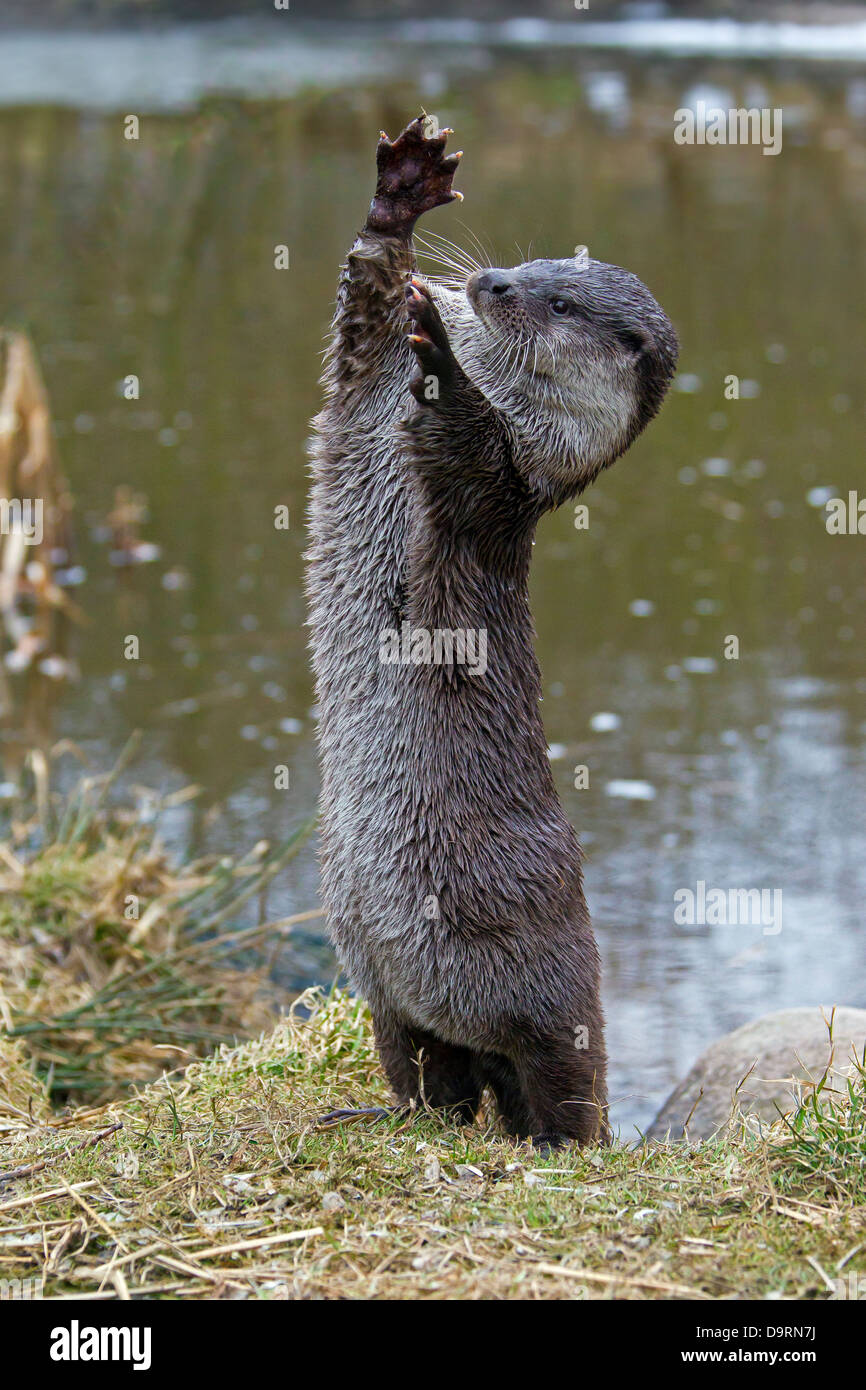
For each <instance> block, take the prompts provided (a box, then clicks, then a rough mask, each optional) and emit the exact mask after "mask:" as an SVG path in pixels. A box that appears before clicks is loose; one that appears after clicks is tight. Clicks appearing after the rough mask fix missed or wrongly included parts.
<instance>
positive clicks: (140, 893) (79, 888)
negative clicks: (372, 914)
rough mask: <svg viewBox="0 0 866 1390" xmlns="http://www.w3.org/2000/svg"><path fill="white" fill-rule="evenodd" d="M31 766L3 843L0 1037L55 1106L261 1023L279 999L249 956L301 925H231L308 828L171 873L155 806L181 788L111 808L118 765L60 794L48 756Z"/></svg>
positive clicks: (117, 1086)
mask: <svg viewBox="0 0 866 1390" xmlns="http://www.w3.org/2000/svg"><path fill="white" fill-rule="evenodd" d="M33 770H34V778H33V787H32V795H31V796H25V798H24V799H23V801H22V802H21V803H20V804H19V805H18V806H16V807H15V808H14V810H13V816H12V820H11V825H10V829H9V834H8V836H7V838H6V839H5V840H4V841H3V842H2V843H0V982H2V983H0V1028H3V1029H5V1033H6V1038H5V1042H4V1041H3V1038H2V1035H0V1044H2V1045H3V1046H8V1044H9V1040H10V1039H12V1040H15V1042H16V1043H17V1044H18V1046H19V1048H20V1049H23V1052H24V1053H26V1056H27V1057H28V1058H29V1059H30V1061H31V1063H32V1065H33V1067H34V1069H35V1070H36V1072H37V1073H38V1074H39V1075H40V1076H41V1077H43V1078H45V1080H46V1082H47V1085H48V1089H49V1091H50V1093H51V1096H52V1099H53V1100H55V1101H62V1100H65V1099H70V1098H71V1099H73V1100H75V1101H77V1102H80V1101H90V1102H98V1101H101V1100H108V1099H113V1098H116V1097H117V1096H118V1095H119V1094H122V1093H123V1091H124V1089H125V1087H126V1085H127V1083H129V1082H131V1081H149V1080H152V1079H153V1078H155V1077H158V1076H159V1075H160V1073H161V1072H162V1071H163V1070H165V1069H166V1067H168V1068H172V1067H176V1066H178V1065H180V1064H185V1063H187V1062H188V1061H190V1060H191V1059H192V1058H194V1057H197V1056H198V1057H200V1056H205V1055H207V1054H208V1053H210V1052H211V1051H212V1050H213V1048H214V1047H216V1046H217V1045H218V1044H219V1043H221V1042H227V1041H228V1042H231V1041H234V1040H236V1039H238V1038H243V1037H249V1036H251V1035H252V1034H255V1033H256V1032H259V1031H260V1030H261V1029H262V1028H264V1027H266V1026H269V1025H270V1024H271V1023H272V1022H273V1018H274V1014H275V1013H276V1012H278V1004H277V996H276V995H275V992H274V991H273V989H272V988H271V987H270V986H269V984H268V977H267V970H266V969H265V968H263V967H262V966H261V964H257V963H256V961H257V960H258V961H260V957H258V958H257V957H254V956H253V954H252V952H253V949H254V948H256V947H261V946H262V945H263V944H271V943H274V942H279V941H280V940H281V939H282V938H283V937H285V936H286V935H287V934H289V933H290V932H291V930H292V926H293V924H294V922H295V921H298V920H302V919H301V918H292V919H286V920H283V921H280V922H263V923H261V924H260V925H256V926H252V927H246V928H241V929H233V924H234V923H236V922H237V920H238V916H239V914H240V913H241V911H242V909H243V908H244V906H245V905H246V904H247V903H249V902H250V900H253V901H256V900H259V901H261V900H262V897H263V894H264V892H265V889H266V887H267V884H268V883H269V882H270V880H271V879H272V878H273V877H274V876H275V874H276V873H277V872H279V870H280V869H282V868H283V866H284V865H285V864H286V863H287V861H288V860H289V859H290V858H291V856H292V855H293V854H294V852H295V850H296V849H297V848H298V847H299V845H300V843H301V842H302V840H303V838H304V834H305V833H306V831H307V830H308V829H309V825H305V826H303V827H301V829H300V830H299V831H298V832H297V833H296V834H294V835H293V836H292V837H291V839H290V840H289V841H288V842H287V843H286V844H284V845H280V846H278V847H275V848H274V847H270V846H268V845H266V844H264V843H262V844H259V845H257V846H256V847H255V848H254V849H253V850H252V852H251V853H250V854H249V855H247V856H246V857H244V858H240V859H236V860H227V859H214V858H211V859H207V860H200V861H198V862H196V863H193V864H190V865H186V866H182V867H178V866H177V865H176V864H175V863H174V862H173V860H172V858H171V856H170V855H169V853H168V852H167V851H166V849H165V847H164V846H163V845H162V844H161V843H160V840H159V833H158V832H159V825H160V816H161V813H162V812H163V811H164V810H165V809H166V807H168V806H170V805H172V804H176V803H177V801H178V800H182V799H184V798H186V797H188V796H189V794H190V792H189V791H186V792H181V793H179V794H177V795H175V796H173V797H168V798H163V799H162V800H160V799H159V798H157V797H156V796H154V795H153V794H152V793H149V792H146V791H144V790H143V789H142V790H140V792H139V796H138V800H137V804H134V805H129V804H125V805H122V806H120V807H112V806H111V805H110V804H109V801H110V797H109V793H110V791H111V787H112V784H113V782H114V780H115V777H116V775H117V773H118V771H119V770H120V767H118V768H116V769H115V771H114V772H113V773H111V774H109V775H108V776H105V777H92V778H86V779H84V780H83V781H82V782H81V783H80V784H79V785H78V787H77V788H76V790H75V792H74V793H73V794H72V795H71V796H70V797H69V798H67V799H65V800H62V799H60V798H57V797H55V796H54V795H53V794H52V792H51V790H50V775H49V763H48V760H47V759H44V758H42V757H41V755H35V756H34V759H33ZM191 790H194V789H191ZM316 915H317V914H315V913H310V914H304V916H305V917H306V916H316ZM239 960H240V961H242V962H243V963H244V964H245V969H244V970H243V971H241V970H238V969H233V968H231V967H232V964H233V963H235V964H236V963H237V962H238V961H239Z"/></svg>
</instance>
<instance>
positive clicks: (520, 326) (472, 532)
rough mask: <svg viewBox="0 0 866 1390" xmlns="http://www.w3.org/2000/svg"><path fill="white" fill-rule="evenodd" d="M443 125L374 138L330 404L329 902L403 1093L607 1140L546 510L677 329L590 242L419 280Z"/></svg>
mask: <svg viewBox="0 0 866 1390" xmlns="http://www.w3.org/2000/svg"><path fill="white" fill-rule="evenodd" d="M451 133H452V132H451V131H442V132H438V131H436V130H433V131H431V130H430V128H429V123H428V120H427V118H425V117H423V116H419V117H418V118H417V119H416V120H414V121H412V122H411V123H410V124H409V125H408V126H407V127H406V129H405V130H404V131H403V132H402V134H401V135H400V136H399V137H398V138H397V139H396V140H394V141H393V142H392V141H391V140H389V139H388V137H387V136H386V135H385V134H384V133H383V134H382V136H381V139H380V141H379V145H378V149H377V155H376V162H377V170H378V178H377V183H376V192H375V196H374V198H373V201H372V203H371V205H370V211H369V214H368V216H367V220H366V223H365V225H364V227H363V229H362V231H361V232H360V234H359V235H358V237H357V239H356V241H355V243H354V245H353V246H352V248H351V250H350V252H349V254H348V259H347V262H346V264H345V266H344V267H343V268H342V273H341V277H340V280H339V288H338V293H337V304H336V312H335V315H334V319H333V324H332V332H331V338H330V346H329V349H328V352H327V358H326V366H325V370H324V374H323V378H322V384H323V390H324V406H323V409H322V410H321V412H320V414H319V415H318V416H317V417H316V419H315V421H314V422H313V429H314V436H313V440H312V444H311V455H312V462H313V488H312V493H311V502H310V515H309V525H310V534H311V544H310V548H309V551H308V569H307V591H308V600H309V609H310V617H309V622H310V626H311V630H312V641H311V646H312V652H313V664H314V669H315V674H316V682H317V695H318V706H319V712H320V713H319V726H318V729H319V747H320V758H321V768H322V793H321V850H320V861H321V875H322V891H323V899H324V904H325V909H326V915H327V919H328V924H329V930H330V935H331V938H332V940H333V943H334V946H335V949H336V951H337V954H338V957H339V959H340V961H341V962H342V964H343V966H344V968H345V969H346V971H347V973H348V974H349V976H350V978H351V979H352V981H353V983H354V985H355V987H356V988H357V989H358V990H359V992H360V993H361V994H362V995H363V996H364V997H365V998H366V1000H367V1002H368V1003H369V1006H370V1010H371V1013H372V1017H373V1023H374V1031H375V1037H376V1042H377V1046H378V1051H379V1055H380V1058H381V1061H382V1064H383V1066H384V1069H385V1072H386V1073H387V1076H388V1078H389V1081H390V1083H391V1086H392V1088H393V1091H394V1094H395V1097H396V1102H397V1105H396V1107H395V1108H398V1109H399V1108H405V1107H411V1106H412V1105H416V1104H419V1103H420V1104H425V1105H427V1106H432V1107H442V1108H443V1109H447V1110H450V1111H451V1112H452V1113H453V1114H454V1115H456V1116H457V1118H459V1119H460V1120H462V1121H466V1122H471V1121H472V1120H473V1119H474V1118H475V1116H476V1114H477V1111H478V1109H479V1104H480V1100H481V1095H482V1091H483V1090H484V1089H485V1088H486V1087H489V1088H490V1089H491V1090H492V1092H493V1095H494V1097H495V1100H496V1103H497V1106H498V1110H499V1113H500V1116H501V1119H502V1121H503V1122H504V1125H505V1128H506V1129H507V1131H508V1132H509V1133H510V1134H512V1135H514V1136H517V1137H520V1138H524V1139H531V1140H532V1141H534V1143H535V1144H536V1145H538V1146H540V1147H541V1148H542V1149H547V1148H555V1147H557V1146H558V1145H561V1144H563V1143H567V1142H571V1141H577V1142H578V1143H589V1142H594V1141H601V1142H605V1141H606V1140H608V1139H609V1136H610V1131H609V1124H608V1113H607V1112H608V1101H607V1091H606V1052H605V1043H604V1019H603V1014H602V1007H601V1002H600V989H599V984H600V980H599V977H600V966H599V955H598V950H597V947H596V943H595V939H594V937H593V933H592V929H591V926H590V922H589V916H588V912H587V907H586V902H585V899H584V893H583V880H582V870H581V852H580V849H579V846H578V842H577V838H576V836H575V833H574V831H573V829H572V827H571V825H570V824H569V822H568V820H567V819H566V816H565V814H564V812H563V810H562V807H561V806H560V803H559V800H558V797H557V794H556V790H555V787H554V782H553V777H552V775H551V770H550V762H549V758H548V752H547V741H546V738H545V735H544V730H543V727H542V723H541V718H540V715H539V708H538V705H539V700H540V697H541V681H540V674H539V669H538V665H537V662H536V659H535V654H534V645H533V636H534V632H533V625H532V618H531V615H530V611H529V602H528V574H529V563H530V555H531V549H532V544H533V536H534V532H535V528H536V524H537V522H538V520H539V518H540V517H541V516H542V515H543V514H544V513H545V512H546V511H548V510H550V509H551V508H553V507H556V506H558V505H560V504H561V503H563V502H565V501H567V500H568V499H570V498H573V497H575V496H576V495H577V494H578V493H580V492H582V491H583V489H584V488H586V487H587V486H588V485H589V484H590V483H591V482H592V481H593V479H594V478H595V477H597V475H598V474H599V473H600V472H601V470H602V469H604V468H606V467H608V466H609V465H610V464H611V463H612V462H613V461H614V460H615V459H616V458H617V457H618V456H619V455H620V454H622V453H623V452H624V450H625V449H627V448H628V446H629V444H630V443H631V442H632V440H633V439H634V438H635V436H636V435H637V434H638V433H639V432H640V430H642V429H643V427H644V426H645V425H646V423H647V422H648V421H649V420H650V419H651V417H652V416H653V415H654V414H655V413H656V411H657V410H658V408H659V405H660V403H661V400H662V397H663V396H664V393H665V391H666V389H667V387H668V385H669V383H670V381H671V378H672V376H673V372H674V367H675V362H676V356H677V340H676V336H675V333H674V330H673V328H672V326H671V324H670V322H669V321H668V319H667V317H666V315H665V314H664V313H663V311H662V310H661V308H660V307H659V305H658V304H657V303H656V301H655V300H654V299H653V297H652V295H651V294H650V293H649V291H648V290H647V289H646V288H645V287H644V285H643V284H642V283H641V282H640V281H639V280H638V279H637V278H636V277H635V276H634V275H632V274H630V273H629V272H628V271H626V270H622V269H620V268H618V267H617V266H612V265H605V264H602V263H600V262H598V261H595V260H589V259H587V258H583V259H581V258H578V259H575V258H571V259H563V260H535V261H531V262H529V263H528V264H524V265H520V266H516V267H514V268H511V269H499V268H479V269H477V270H473V272H472V273H471V274H470V275H469V276H468V278H467V280H466V283H465V284H464V285H462V286H458V285H456V284H455V283H454V282H453V281H452V283H451V284H447V283H440V284H433V283H428V282H427V281H426V280H424V279H422V278H421V277H420V276H419V274H418V269H417V265H416V260H415V253H414V249H413V229H414V226H415V223H416V221H417V219H418V218H419V217H420V216H421V215H422V214H424V213H426V212H429V211H430V210H432V209H433V208H435V207H438V206H440V205H442V204H445V203H448V202H451V201H453V200H454V199H456V198H459V197H460V196H461V195H460V194H458V193H456V192H454V191H453V190H452V187H451V181H452V178H453V175H454V171H455V169H456V167H457V164H458V161H459V159H460V154H450V155H449V154H446V153H445V147H446V142H447V137H448V135H450V134H451ZM482 634H483V635H484V661H483V662H481V661H480V660H478V659H477V658H478V656H479V653H480V651H481V635H482ZM471 635H474V639H473V638H472V636H471ZM437 640H438V647H437ZM470 649H471V651H472V652H474V654H475V657H476V660H475V661H474V662H473V661H470V660H468V659H466V657H467V653H468V652H469V651H470ZM461 655H462V657H463V659H462V660H461ZM382 1113H390V1112H384V1111H382V1110H380V1109H378V1108H376V1107H370V1108H367V1109H360V1110H335V1111H331V1112H329V1114H328V1115H327V1116H323V1117H322V1123H324V1124H337V1123H340V1122H342V1121H344V1120H350V1119H354V1118H357V1117H362V1116H365V1115H378V1114H382Z"/></svg>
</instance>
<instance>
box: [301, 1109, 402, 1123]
mask: <svg viewBox="0 0 866 1390" xmlns="http://www.w3.org/2000/svg"><path fill="white" fill-rule="evenodd" d="M399 1113H400V1107H399V1106H394V1107H393V1108H392V1109H386V1108H385V1106H383V1105H367V1106H364V1107H363V1108H362V1109H360V1110H328V1111H327V1112H326V1114H324V1115H320V1116H319V1118H318V1120H317V1121H316V1129H334V1128H336V1126H337V1125H345V1124H356V1123H357V1122H358V1121H359V1120H388V1119H390V1118H391V1116H392V1115H396V1114H399Z"/></svg>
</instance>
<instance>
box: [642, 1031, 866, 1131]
mask: <svg viewBox="0 0 866 1390" xmlns="http://www.w3.org/2000/svg"><path fill="white" fill-rule="evenodd" d="M830 1013H831V1010H830V1009H829V1008H825V1009H823V1010H822V1009H820V1008H817V1007H815V1008H803V1009H781V1010H779V1012H778V1013H772V1014H764V1016H763V1017H762V1018H758V1019H755V1020H754V1021H753V1022H752V1023H746V1024H744V1025H743V1027H742V1028H737V1029H735V1030H734V1032H733V1033H727V1034H726V1035H725V1037H723V1038H719V1039H718V1041H717V1042H714V1043H713V1044H712V1045H711V1046H710V1047H708V1048H707V1050H706V1052H704V1053H703V1055H702V1056H701V1057H699V1058H698V1060H697V1062H695V1064H694V1066H693V1067H692V1069H691V1071H690V1072H689V1073H688V1075H687V1076H686V1077H685V1079H684V1080H683V1081H681V1082H680V1084H679V1086H677V1088H676V1090H674V1091H672V1092H671V1094H670V1095H669V1096H668V1098H667V1100H666V1101H665V1103H664V1105H663V1106H662V1108H661V1110H660V1111H659V1113H658V1114H657V1115H656V1117H655V1119H654V1120H653V1122H652V1124H651V1125H650V1127H649V1129H648V1130H647V1138H649V1139H664V1138H666V1137H670V1138H671V1139H682V1138H683V1126H684V1124H685V1123H686V1121H687V1120H688V1138H689V1139H692V1140H696V1139H709V1138H710V1136H711V1135H713V1134H715V1132H716V1131H717V1130H719V1129H724V1128H725V1127H726V1126H727V1125H728V1124H729V1123H730V1121H731V1118H732V1111H733V1108H734V1106H735V1104H736V1106H737V1107H738V1108H739V1110H740V1112H741V1113H743V1114H746V1115H753V1116H756V1117H757V1119H758V1120H759V1121H772V1120H775V1119H777V1118H778V1110H777V1109H776V1106H778V1107H779V1109H780V1110H781V1111H782V1113H783V1114H788V1113H790V1111H792V1110H794V1109H796V1107H797V1104H798V1097H797V1082H798V1081H799V1082H808V1081H809V1080H810V1079H811V1080H813V1081H820V1079H821V1077H822V1076H823V1075H824V1071H825V1069H826V1067H827V1064H828V1062H829V1061H830V1057H831V1051H832V1054H833V1073H834V1075H836V1076H838V1077H839V1078H845V1077H847V1074H848V1070H849V1068H850V1066H851V1062H852V1056H851V1050H852V1046H853V1047H854V1048H856V1050H857V1052H858V1054H859V1056H861V1057H862V1056H863V1049H864V1047H866V1009H850V1008H837V1009H836V1014H835V1018H834V1020H833V1043H832V1046H831V1043H830V1037H829V1032H828V1028H827V1022H826V1021H825V1015H826V1019H827V1020H829V1018H830ZM753 1064H754V1065H753ZM752 1067H753V1070H752V1071H751V1073H750V1074H749V1075H748V1078H747V1079H746V1080H745V1081H743V1078H744V1077H746V1074H747V1073H748V1072H749V1069H750V1068H752ZM741 1082H743V1084H742V1086H741V1087H740V1090H739V1092H738V1093H737V1087H738V1086H739V1085H740V1083H741ZM701 1090H703V1095H701ZM735 1093H737V1094H736V1101H735ZM698 1097H700V1099H698ZM693 1107H694V1113H692V1110H693ZM690 1114H691V1119H689V1115H690Z"/></svg>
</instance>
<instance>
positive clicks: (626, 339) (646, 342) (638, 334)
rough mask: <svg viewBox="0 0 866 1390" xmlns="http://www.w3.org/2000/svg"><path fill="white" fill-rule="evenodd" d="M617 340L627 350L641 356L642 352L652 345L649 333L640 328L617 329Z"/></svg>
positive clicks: (634, 355) (635, 355)
mask: <svg viewBox="0 0 866 1390" xmlns="http://www.w3.org/2000/svg"><path fill="white" fill-rule="evenodd" d="M616 338H617V342H618V343H619V344H620V346H621V347H624V348H625V350H626V352H630V353H631V354H632V356H633V357H640V355H641V353H642V352H646V350H647V348H648V347H651V346H652V339H651V338H650V336H649V334H648V333H644V332H643V330H642V329H640V328H620V329H619V330H618V331H617V335H616Z"/></svg>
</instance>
